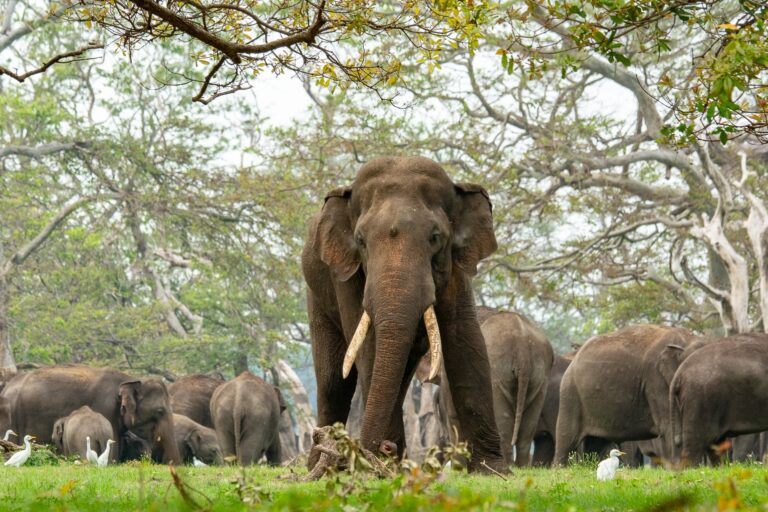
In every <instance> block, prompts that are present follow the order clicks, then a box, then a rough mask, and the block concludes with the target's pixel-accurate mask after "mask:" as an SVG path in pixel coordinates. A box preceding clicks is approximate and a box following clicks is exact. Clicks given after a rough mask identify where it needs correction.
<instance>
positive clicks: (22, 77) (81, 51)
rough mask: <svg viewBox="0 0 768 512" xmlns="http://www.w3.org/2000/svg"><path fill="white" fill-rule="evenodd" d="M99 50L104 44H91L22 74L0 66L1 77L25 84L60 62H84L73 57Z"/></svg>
mask: <svg viewBox="0 0 768 512" xmlns="http://www.w3.org/2000/svg"><path fill="white" fill-rule="evenodd" d="M99 48H104V45H103V44H89V45H88V46H86V47H84V48H80V49H79V50H73V51H71V52H66V53H61V54H59V55H56V56H55V57H53V58H52V59H50V60H49V61H47V62H46V63H44V64H43V65H42V66H40V67H38V68H35V69H32V70H30V71H27V72H25V73H22V74H16V73H14V72H13V71H11V70H10V69H8V68H5V67H3V66H0V76H2V75H8V76H9V77H11V78H13V79H14V80H16V81H18V82H23V81H24V80H26V79H27V78H29V77H31V76H34V75H37V74H40V73H44V72H45V71H46V70H47V69H48V68H49V67H51V66H53V65H54V64H56V63H59V62H60V63H62V64H65V63H69V62H74V61H75V60H82V59H75V58H73V57H79V56H80V55H82V54H84V53H85V52H87V51H89V50H96V49H99ZM64 59H71V60H64Z"/></svg>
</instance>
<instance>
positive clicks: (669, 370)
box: [656, 343, 686, 384]
mask: <svg viewBox="0 0 768 512" xmlns="http://www.w3.org/2000/svg"><path fill="white" fill-rule="evenodd" d="M685 350H686V348H685V347H684V346H682V345H678V344H676V343H669V344H667V346H666V347H664V350H662V351H661V354H660V355H659V359H658V361H656V369H657V370H659V373H660V374H661V376H662V377H664V380H665V381H666V383H667V384H670V383H671V382H672V378H673V377H674V376H675V372H676V371H677V367H678V366H680V363H681V362H682V360H683V354H684V353H685Z"/></svg>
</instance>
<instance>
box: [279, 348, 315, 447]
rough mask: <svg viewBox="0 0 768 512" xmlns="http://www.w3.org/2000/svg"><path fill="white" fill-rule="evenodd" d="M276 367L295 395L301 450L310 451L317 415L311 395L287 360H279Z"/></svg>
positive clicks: (294, 403)
mask: <svg viewBox="0 0 768 512" xmlns="http://www.w3.org/2000/svg"><path fill="white" fill-rule="evenodd" d="M275 369H276V370H277V372H278V374H279V375H280V382H282V383H284V384H285V385H286V386H287V389H288V391H289V392H290V393H291V395H292V397H293V405H294V407H295V411H294V412H295V413H296V425H297V427H298V434H299V452H300V453H303V452H308V451H309V449H310V448H312V431H313V430H314V429H315V417H314V415H313V414H312V407H311V406H310V404H309V395H308V394H307V390H306V389H304V384H302V383H301V379H299V376H298V375H296V372H295V371H293V368H291V366H290V365H289V364H288V363H287V362H285V361H284V360H282V359H280V360H279V361H277V364H276V365H275Z"/></svg>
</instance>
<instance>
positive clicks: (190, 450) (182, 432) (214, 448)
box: [173, 414, 224, 464]
mask: <svg viewBox="0 0 768 512" xmlns="http://www.w3.org/2000/svg"><path fill="white" fill-rule="evenodd" d="M173 432H174V436H175V437H176V444H177V445H178V447H179V454H180V455H181V459H182V460H183V461H184V462H185V463H191V462H192V458H193V457H197V458H198V459H200V460H201V461H203V462H205V463H206V464H222V463H223V462H224V458H223V457H222V456H221V450H220V449H219V441H218V440H217V439H216V431H215V430H213V429H212V428H208V427H204V426H202V425H201V424H199V423H197V422H196V421H193V420H191V419H189V418H187V417H186V416H184V415H182V414H174V415H173Z"/></svg>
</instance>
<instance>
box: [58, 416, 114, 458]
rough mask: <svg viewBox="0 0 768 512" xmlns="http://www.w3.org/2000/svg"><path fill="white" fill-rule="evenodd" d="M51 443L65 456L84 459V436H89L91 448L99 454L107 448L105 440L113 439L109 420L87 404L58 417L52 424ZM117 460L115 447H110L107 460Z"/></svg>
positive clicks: (85, 456)
mask: <svg viewBox="0 0 768 512" xmlns="http://www.w3.org/2000/svg"><path fill="white" fill-rule="evenodd" d="M51 437H52V439H53V444H54V445H55V446H56V447H57V448H58V449H59V451H60V452H62V453H63V454H64V455H65V456H67V457H68V456H70V455H79V456H80V458H81V459H83V460H86V459H87V455H86V439H85V438H86V437H90V438H91V450H93V451H95V452H96V453H97V454H99V455H101V453H103V452H104V450H105V449H106V448H107V441H108V440H109V439H115V437H114V433H113V432H112V425H111V424H110V423H109V420H107V418H105V417H104V416H102V415H101V414H99V413H97V412H95V411H94V410H93V409H91V408H90V407H88V406H87V405H84V406H82V407H81V408H79V409H76V410H74V411H72V412H71V413H70V414H69V416H65V417H63V418H59V419H58V420H56V423H54V424H53V434H51ZM116 460H117V449H116V448H112V449H111V450H110V453H109V461H110V462H114V461H116Z"/></svg>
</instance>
